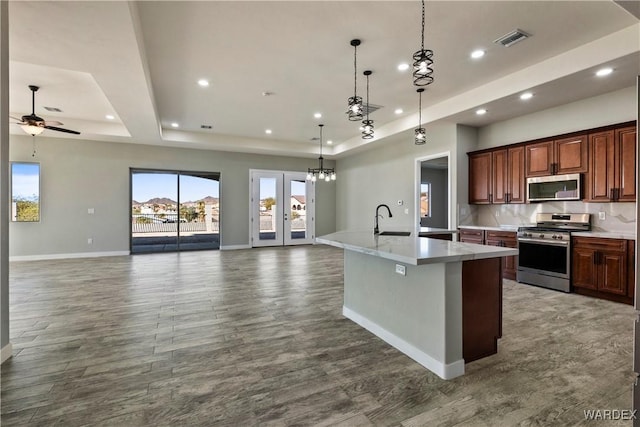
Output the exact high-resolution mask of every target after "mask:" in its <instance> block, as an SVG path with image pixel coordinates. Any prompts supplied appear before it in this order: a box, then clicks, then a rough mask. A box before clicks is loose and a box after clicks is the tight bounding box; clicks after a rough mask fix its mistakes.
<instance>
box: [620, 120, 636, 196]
mask: <svg viewBox="0 0 640 427" xmlns="http://www.w3.org/2000/svg"><path fill="white" fill-rule="evenodd" d="M615 141H616V148H617V149H618V154H617V156H616V159H617V162H616V163H617V165H616V172H617V175H618V176H617V180H616V181H617V183H616V187H617V190H616V192H617V198H616V201H619V202H635V201H636V156H637V153H636V128H635V126H634V127H628V128H624V129H617V130H616V132H615Z"/></svg>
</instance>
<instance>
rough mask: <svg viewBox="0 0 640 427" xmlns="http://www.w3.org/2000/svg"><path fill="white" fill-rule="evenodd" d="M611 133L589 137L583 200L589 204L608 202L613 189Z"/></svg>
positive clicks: (601, 133)
mask: <svg viewBox="0 0 640 427" xmlns="http://www.w3.org/2000/svg"><path fill="white" fill-rule="evenodd" d="M613 138H614V135H613V131H607V132H600V133H595V134H591V135H589V148H590V151H591V155H590V158H591V160H590V168H589V173H588V174H587V189H586V197H585V199H586V200H587V201H589V202H608V201H609V200H610V198H611V196H612V195H613V194H612V190H613V188H614V173H613V171H614V143H613V142H614V141H613Z"/></svg>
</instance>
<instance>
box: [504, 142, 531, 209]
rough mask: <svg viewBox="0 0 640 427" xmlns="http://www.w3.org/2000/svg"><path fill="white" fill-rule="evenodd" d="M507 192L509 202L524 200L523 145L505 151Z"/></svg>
mask: <svg viewBox="0 0 640 427" xmlns="http://www.w3.org/2000/svg"><path fill="white" fill-rule="evenodd" d="M507 192H508V193H509V198H508V202H509V203H524V202H525V201H526V198H527V196H526V193H525V178H524V146H520V147H514V148H509V150H508V151H507Z"/></svg>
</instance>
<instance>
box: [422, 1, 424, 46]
mask: <svg viewBox="0 0 640 427" xmlns="http://www.w3.org/2000/svg"><path fill="white" fill-rule="evenodd" d="M422 50H424V0H422Z"/></svg>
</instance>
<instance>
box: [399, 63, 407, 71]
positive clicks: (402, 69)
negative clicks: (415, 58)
mask: <svg viewBox="0 0 640 427" xmlns="http://www.w3.org/2000/svg"><path fill="white" fill-rule="evenodd" d="M408 69H409V64H407V63H406V62H403V63H402V64H398V71H407V70H408Z"/></svg>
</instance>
